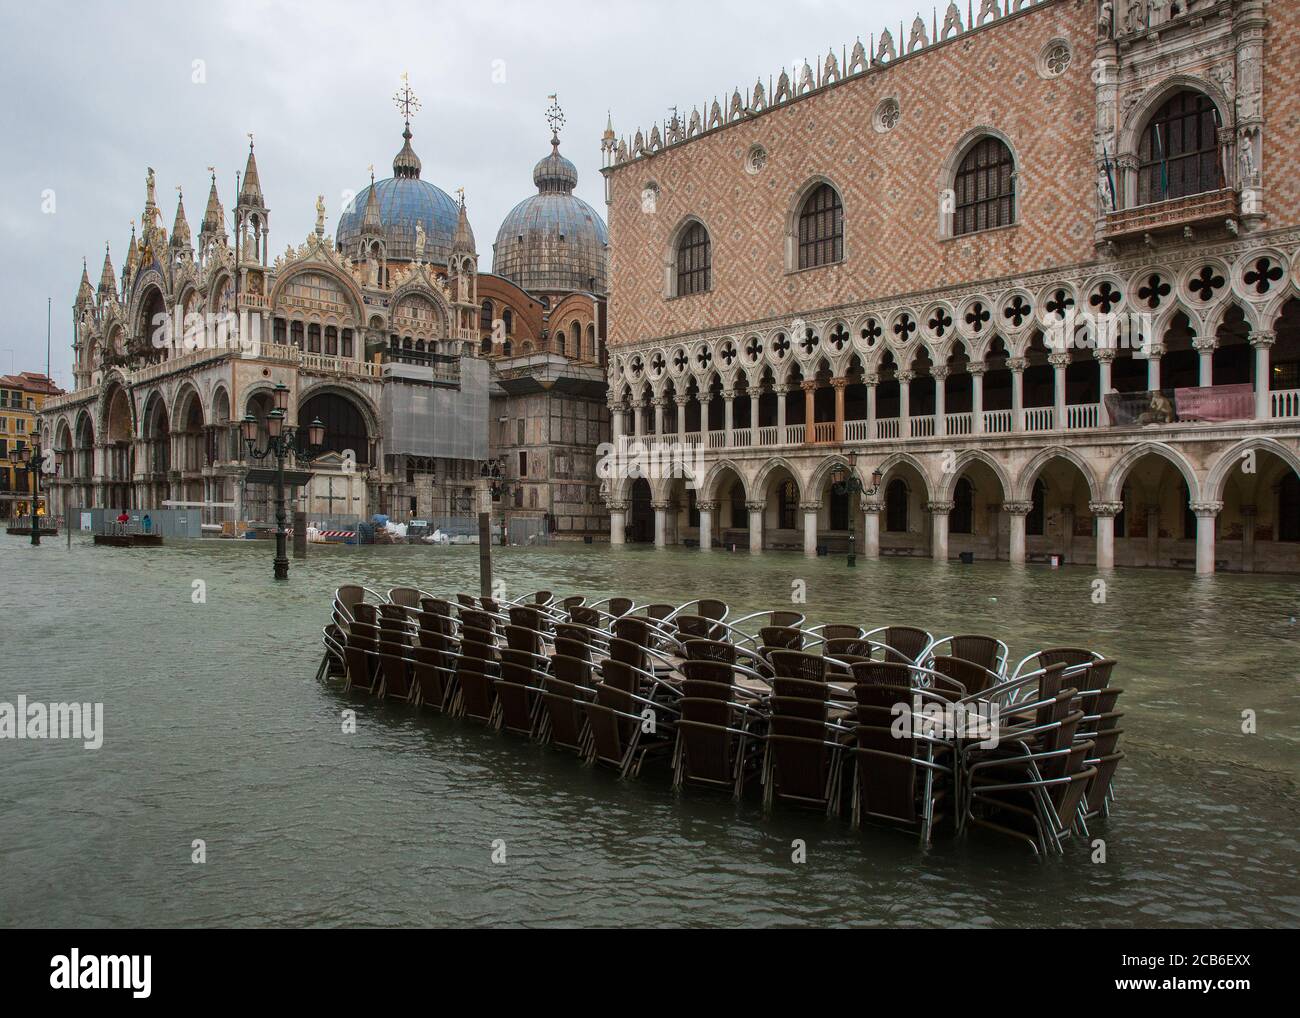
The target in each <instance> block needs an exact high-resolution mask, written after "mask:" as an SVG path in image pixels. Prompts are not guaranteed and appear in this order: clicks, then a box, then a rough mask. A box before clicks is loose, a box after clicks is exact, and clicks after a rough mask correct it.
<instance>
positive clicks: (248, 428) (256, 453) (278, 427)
mask: <svg viewBox="0 0 1300 1018" xmlns="http://www.w3.org/2000/svg"><path fill="white" fill-rule="evenodd" d="M274 393H275V407H274V409H272V410H271V412H270V413H268V414H267V415H266V435H267V438H266V445H265V446H259V445H258V444H257V432H258V420H257V418H256V417H254V416H253V415H252V414H245V415H244V420H243V424H242V431H243V436H242V437H243V439H244V445H245V447H246V448H247V449H248V455H249V456H251V457H252V458H253V459H257V460H261V459H266V457H268V456H274V457H275V464H276V483H275V578H276V579H277V580H287V579H288V578H289V555H288V549H287V548H286V547H285V539H286V538H287V536H288V533H287V530H286V525H287V523H288V519H287V517H286V515H285V506H284V461H285V459H286V458H287V457H289V456H293V458H294V462H301V463H310V462H311V461H312V459H313V458H314V457H315V456H316V455H317V454H318V453H319V452H320V450H321V447H322V446H324V444H325V425H323V424H322V423H321V422H320V418H319V417H317V418H316V419H315V420H314V421H312V422H311V424H309V425H308V426H307V427H306V428H302V427H299V426H296V425H291V424H287V423H285V422H286V420H287V419H288V416H289V387H288V386H287V385H285V384H284V383H283V382H281V383H279V384H278V385H276V387H275V389H274ZM304 431H305V432H306V439H307V440H306V442H305V443H304V442H303V432H304Z"/></svg>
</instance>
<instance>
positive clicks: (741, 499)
mask: <svg viewBox="0 0 1300 1018" xmlns="http://www.w3.org/2000/svg"><path fill="white" fill-rule="evenodd" d="M730 499H731V526H732V529H734V530H748V529H749V507H748V506H747V505H745V489H744V488H742V487H741V486H740V485H739V484H733V485H732V486H731V496H730Z"/></svg>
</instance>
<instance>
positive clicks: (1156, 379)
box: [1147, 343, 1165, 391]
mask: <svg viewBox="0 0 1300 1018" xmlns="http://www.w3.org/2000/svg"><path fill="white" fill-rule="evenodd" d="M1164 352H1165V348H1164V347H1163V346H1161V345H1160V344H1159V343H1152V344H1151V345H1150V346H1149V347H1148V348H1147V388H1148V389H1151V390H1152V391H1154V390H1156V389H1159V388H1160V358H1161V356H1163V355H1164Z"/></svg>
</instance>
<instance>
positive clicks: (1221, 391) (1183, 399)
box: [1174, 382, 1255, 421]
mask: <svg viewBox="0 0 1300 1018" xmlns="http://www.w3.org/2000/svg"><path fill="white" fill-rule="evenodd" d="M1174 406H1175V407H1177V408H1178V419H1179V420H1180V421H1240V420H1248V419H1250V418H1251V417H1254V416H1255V389H1254V386H1252V385H1251V384H1250V383H1249V382H1243V383H1241V384H1239V385H1201V386H1192V387H1188V388H1186V389H1175V390H1174Z"/></svg>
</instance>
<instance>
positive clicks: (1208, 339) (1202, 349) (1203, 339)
mask: <svg viewBox="0 0 1300 1018" xmlns="http://www.w3.org/2000/svg"><path fill="white" fill-rule="evenodd" d="M1218 345H1219V344H1218V342H1217V341H1216V340H1215V338H1214V337H1213V336H1197V337H1196V339H1194V340H1192V349H1193V350H1195V351H1196V352H1197V353H1206V352H1208V351H1211V350H1213V349H1214V348H1215V347H1216V346H1218Z"/></svg>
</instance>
